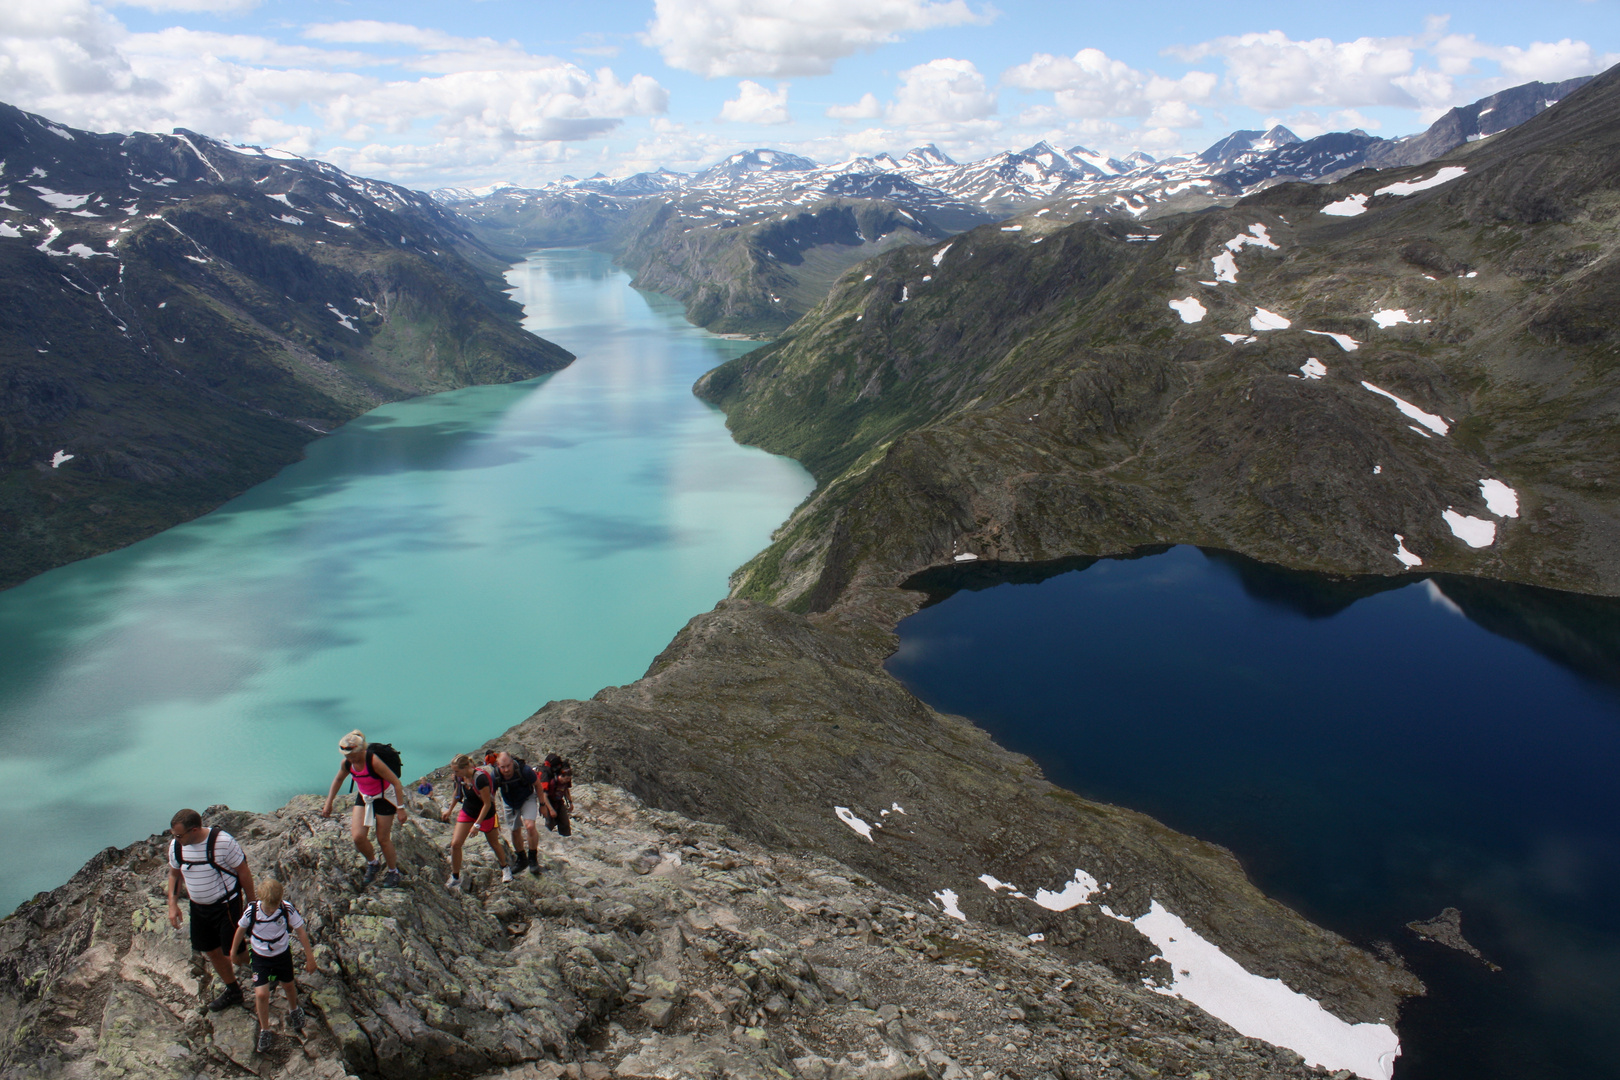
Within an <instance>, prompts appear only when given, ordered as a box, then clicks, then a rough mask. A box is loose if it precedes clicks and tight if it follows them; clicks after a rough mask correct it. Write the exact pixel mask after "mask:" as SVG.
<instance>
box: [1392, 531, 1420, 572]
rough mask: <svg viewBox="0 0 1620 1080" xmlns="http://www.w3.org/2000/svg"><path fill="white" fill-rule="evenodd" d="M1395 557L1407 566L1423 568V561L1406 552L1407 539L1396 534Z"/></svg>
mask: <svg viewBox="0 0 1620 1080" xmlns="http://www.w3.org/2000/svg"><path fill="white" fill-rule="evenodd" d="M1395 557H1396V558H1397V559H1399V560H1401V562H1402V563H1403V564H1405V565H1407V566H1422V565H1423V560H1422V559H1420V558H1418V557H1417V556H1416V555H1414V554H1412V553H1411V552H1410V551H1407V550H1406V537H1404V536H1402V535H1401V534H1400V533H1396V534H1395Z"/></svg>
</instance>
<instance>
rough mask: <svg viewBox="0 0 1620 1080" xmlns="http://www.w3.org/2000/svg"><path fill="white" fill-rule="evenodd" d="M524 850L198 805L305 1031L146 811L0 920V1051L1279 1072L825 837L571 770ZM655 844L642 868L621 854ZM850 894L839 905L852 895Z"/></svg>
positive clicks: (882, 1072)
mask: <svg viewBox="0 0 1620 1080" xmlns="http://www.w3.org/2000/svg"><path fill="white" fill-rule="evenodd" d="M576 803H577V807H578V810H579V823H578V825H577V827H576V833H575V835H574V837H572V838H571V839H570V840H567V841H563V840H561V839H560V838H557V837H551V836H548V837H547V838H546V841H545V842H546V843H547V844H548V845H549V847H548V850H547V851H546V853H545V857H544V859H543V864H544V865H543V870H544V872H543V873H542V874H541V875H540V876H538V877H536V876H533V875H530V874H527V873H525V874H522V875H519V877H518V879H517V880H516V881H514V882H512V883H511V884H509V885H506V884H501V883H499V880H498V877H497V876H496V875H494V874H493V873H489V872H490V871H493V870H494V867H493V863H492V859H491V856H490V855H489V853H488V852H487V851H478V852H476V853H474V852H471V851H469V855H468V866H467V870H468V871H469V873H468V874H467V878H468V879H469V880H470V879H472V878H474V877H476V876H477V875H478V874H487V876H488V877H489V878H490V879H491V880H492V881H493V882H494V883H493V884H491V885H489V886H488V887H486V888H475V889H470V890H464V891H459V892H457V891H451V890H448V889H446V888H445V887H444V885H443V882H444V878H445V876H446V875H447V873H448V866H447V865H446V858H445V850H446V848H447V846H448V840H449V830H448V828H447V827H445V826H441V825H440V824H439V823H438V822H437V821H427V820H420V819H416V818H412V819H411V820H409V821H407V822H405V823H402V824H401V825H400V826H399V827H398V828H397V829H396V831H395V836H396V838H397V843H398V847H399V853H400V862H401V865H402V867H403V868H404V869H405V871H406V880H405V884H404V886H403V887H401V888H399V889H395V890H385V889H381V888H379V887H378V886H376V885H373V886H371V887H370V888H365V889H362V888H361V886H360V880H361V876H360V871H361V866H360V861H359V858H358V856H356V855H355V853H354V850H353V848H352V847H351V846H350V844H349V840H348V829H347V826H346V823H343V822H340V821H338V820H326V819H322V818H320V817H319V816H318V815H317V814H316V813H315V808H316V801H315V800H314V799H313V798H311V797H307V796H305V797H299V798H297V799H294V800H293V801H292V802H291V803H290V804H288V806H286V807H285V808H283V809H281V810H279V811H277V812H275V813H273V814H245V813H235V812H230V811H226V810H224V809H223V808H217V809H216V810H214V811H211V812H210V813H209V815H208V817H209V820H210V821H211V822H213V823H217V824H221V825H223V826H225V827H226V828H227V829H229V830H230V831H231V832H233V833H234V834H235V835H237V836H238V837H239V838H241V840H242V841H243V844H244V846H245V848H246V849H247V852H248V857H249V859H250V860H251V861H252V865H253V866H254V868H255V872H256V873H257V874H258V875H259V876H260V877H263V876H266V875H274V876H277V877H279V878H281V879H282V880H283V881H285V882H286V884H287V888H288V895H289V897H290V898H291V899H293V900H294V901H295V902H296V903H297V904H298V905H299V908H300V910H301V911H302V912H303V913H304V915H305V917H306V918H307V919H308V921H309V927H310V935H311V938H312V940H313V941H314V942H315V943H316V951H317V956H318V962H319V965H320V971H319V973H318V974H316V975H313V976H309V977H304V976H302V975H301V976H300V986H301V987H302V991H303V994H304V998H305V1001H306V1003H307V1007H308V1009H309V1012H310V1019H309V1022H308V1023H307V1024H306V1025H305V1028H304V1032H303V1034H302V1036H294V1035H293V1034H292V1033H291V1032H289V1031H288V1030H287V1029H286V1027H285V1004H284V1002H282V1001H280V1000H277V1001H276V1002H275V1003H274V1004H273V1005H272V1020H271V1023H272V1029H273V1031H274V1032H275V1034H276V1039H275V1041H274V1046H273V1047H272V1049H271V1050H270V1052H269V1053H267V1054H262V1055H261V1054H258V1053H256V1051H255V1045H254V1044H255V1035H256V1027H257V1025H256V1023H255V1021H254V1019H253V1017H252V1014H251V1013H250V1012H248V1011H247V1010H246V1009H231V1010H227V1011H226V1012H224V1013H219V1014H214V1013H208V1012H207V1011H206V1006H205V1002H206V1001H207V1000H208V999H209V998H211V997H212V996H213V994H214V993H215V992H217V990H218V985H217V982H216V980H215V978H214V976H213V975H212V974H211V972H209V971H205V967H204V964H203V963H202V961H201V960H200V958H197V957H195V956H193V955H191V954H190V952H189V949H188V943H187V939H186V937H185V931H184V930H179V931H176V930H174V929H172V928H171V927H169V925H168V923H167V922H166V921H165V920H164V919H163V917H162V905H161V895H162V888H163V881H164V876H165V871H164V865H163V862H162V857H163V851H162V838H161V837H154V838H152V840H149V841H145V842H142V843H139V844H136V845H133V846H132V847H129V848H125V849H123V850H122V851H113V850H109V851H106V852H103V853H102V854H100V855H98V856H96V858H95V859H93V860H91V862H90V863H89V864H88V865H87V866H86V867H85V868H84V870H82V871H81V872H80V873H79V874H78V875H76V876H75V877H74V878H73V880H72V881H70V882H68V883H67V884H66V885H64V886H62V887H61V888H59V889H57V890H55V891H54V892H52V893H49V894H44V895H42V896H40V897H38V898H36V899H35V900H33V901H31V902H29V903H27V904H24V905H23V906H22V907H21V908H19V909H18V910H17V912H16V913H15V914H13V915H12V916H10V917H9V918H7V919H5V920H3V921H0V1019H3V1020H4V1021H5V1026H4V1029H3V1030H4V1035H3V1036H0V1077H3V1078H5V1080H23V1078H35V1077H38V1078H41V1080H43V1078H46V1077H51V1078H60V1080H79V1078H90V1077H97V1078H99V1077H142V1078H145V1077H159V1078H171V1077H172V1078H174V1080H182V1078H183V1080H196V1078H198V1077H221V1078H223V1077H241V1076H244V1075H255V1076H260V1077H265V1078H276V1080H304V1078H308V1080H338V1078H340V1077H344V1076H360V1077H386V1078H388V1080H417V1078H428V1077H434V1078H440V1077H446V1078H451V1077H465V1078H478V1077H490V1078H492V1080H493V1078H494V1077H503V1078H505V1077H510V1078H512V1080H618V1078H622V1080H686V1078H692V1080H719V1078H722V1077H724V1078H728V1080H785V1078H794V1077H802V1078H804V1080H925V1078H926V1080H982V1078H983V1077H985V1076H987V1075H988V1076H991V1077H993V1078H1005V1077H1013V1076H1017V1077H1031V1078H1035V1080H1064V1078H1067V1080H1076V1078H1079V1077H1086V1078H1088V1080H1091V1078H1095V1080H1124V1078H1125V1077H1137V1076H1143V1077H1145V1076H1151V1075H1155V1074H1159V1075H1196V1073H1197V1072H1202V1073H1205V1074H1207V1075H1208V1076H1209V1077H1217V1076H1219V1077H1233V1078H1238V1080H1250V1078H1258V1077H1299V1078H1304V1077H1306V1076H1309V1075H1311V1070H1309V1069H1307V1068H1305V1067H1304V1066H1303V1065H1301V1064H1300V1063H1299V1060H1298V1058H1297V1056H1295V1055H1294V1054H1292V1053H1291V1052H1290V1051H1287V1050H1283V1049H1279V1048H1277V1047H1272V1046H1269V1045H1267V1044H1265V1043H1261V1042H1257V1041H1254V1040H1251V1039H1245V1038H1242V1037H1240V1036H1237V1035H1236V1034H1235V1033H1234V1032H1233V1031H1232V1030H1231V1029H1230V1028H1227V1027H1226V1026H1225V1025H1224V1024H1222V1023H1221V1022H1220V1021H1218V1020H1214V1019H1211V1018H1210V1017H1209V1016H1207V1015H1206V1014H1204V1013H1203V1012H1201V1011H1200V1010H1199V1009H1197V1008H1195V1007H1193V1006H1191V1005H1189V1004H1187V1003H1185V1002H1183V1001H1180V1000H1179V999H1175V998H1167V997H1164V996H1162V995H1160V994H1157V993H1154V992H1153V991H1152V990H1151V989H1149V988H1148V987H1146V986H1143V985H1140V984H1139V983H1137V982H1136V981H1135V980H1124V981H1122V980H1119V979H1117V978H1116V977H1115V976H1114V975H1113V974H1111V973H1110V972H1109V971H1108V970H1107V969H1105V968H1102V967H1099V966H1096V965H1092V964H1075V963H1074V962H1072V961H1071V960H1070V959H1068V958H1066V957H1065V956H1063V955H1062V954H1061V953H1060V952H1057V951H1052V950H1048V949H1045V948H1042V947H1040V946H1036V945H1032V944H1031V943H1030V942H1028V941H1026V940H1024V939H1023V938H1022V937H1020V936H1019V935H1017V934H1012V933H1008V932H1005V931H1003V930H998V929H996V928H994V927H991V926H987V925H984V924H979V923H959V922H957V921H955V920H951V919H942V918H938V917H936V915H935V914H932V913H930V911H929V910H928V909H927V907H926V906H925V905H920V904H919V903H917V902H916V901H913V900H909V899H907V898H906V897H904V896H901V895H898V894H896V893H893V892H889V891H888V890H885V889H883V888H881V887H879V886H877V885H875V884H874V883H872V882H871V881H870V880H869V879H868V878H866V877H865V876H863V875H861V874H860V873H859V872H857V871H854V870H852V869H850V868H849V867H847V866H844V865H841V864H839V863H837V862H834V861H832V860H831V859H828V858H826V857H824V856H816V855H807V854H794V853H788V852H784V851H781V850H773V849H768V848H765V847H763V846H761V845H759V844H757V843H754V842H752V841H748V840H746V839H743V838H741V837H739V836H737V835H736V834H734V833H732V832H731V831H729V830H728V829H726V828H724V827H722V826H719V825H713V824H705V823H699V822H694V821H691V820H689V819H686V818H683V817H680V816H678V815H675V814H671V813H666V812H661V811H655V810H649V809H647V808H646V807H645V806H643V805H642V804H641V803H640V802H639V801H638V800H636V799H635V798H634V797H633V796H630V795H628V794H626V793H625V792H623V791H621V790H620V789H617V788H613V787H608V786H606V785H596V784H584V785H581V786H580V787H579V789H578V791H577V798H576ZM649 851H653V852H656V853H657V855H658V858H659V865H660V866H662V867H664V869H663V870H662V871H661V872H660V873H657V874H642V873H640V872H639V869H640V868H639V866H638V860H639V858H640V856H641V855H643V854H645V853H647V852H649ZM852 916H858V918H855V917H852Z"/></svg>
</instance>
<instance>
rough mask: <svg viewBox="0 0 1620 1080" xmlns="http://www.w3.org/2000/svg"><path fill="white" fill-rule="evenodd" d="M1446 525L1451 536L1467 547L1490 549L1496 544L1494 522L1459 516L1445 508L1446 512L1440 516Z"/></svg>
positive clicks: (1464, 515) (1463, 515)
mask: <svg viewBox="0 0 1620 1080" xmlns="http://www.w3.org/2000/svg"><path fill="white" fill-rule="evenodd" d="M1440 516H1441V517H1442V518H1444V519H1445V522H1446V524H1447V525H1449V526H1451V532H1452V535H1454V536H1456V538H1457V539H1459V540H1461V541H1462V542H1463V543H1465V544H1467V545H1468V546H1469V547H1473V548H1482V547H1490V546H1491V545H1492V544H1494V543H1496V522H1494V521H1485V520H1484V519H1482V518H1477V517H1470V516H1468V515H1466V514H1459V513H1457V511H1455V510H1453V509H1451V507H1449V506H1448V507H1446V512H1445V513H1443V514H1441V515H1440Z"/></svg>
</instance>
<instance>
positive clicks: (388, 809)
mask: <svg viewBox="0 0 1620 1080" xmlns="http://www.w3.org/2000/svg"><path fill="white" fill-rule="evenodd" d="M354 805H356V806H364V805H366V800H365V799H363V798H361V797H360V796H359V795H356V796H355V797H354ZM371 812H372V813H373V814H375V815H377V816H378V817H393V816H394V804H393V803H391V802H389V801H388V800H387V799H384V798H382V797H381V796H378V798H377V800H376V801H375V802H373V803H372V804H371Z"/></svg>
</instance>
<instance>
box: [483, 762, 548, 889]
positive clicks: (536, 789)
mask: <svg viewBox="0 0 1620 1080" xmlns="http://www.w3.org/2000/svg"><path fill="white" fill-rule="evenodd" d="M494 765H495V768H494V771H493V772H491V773H490V777H489V778H490V780H492V781H493V782H494V784H495V790H496V791H499V792H500V793H501V799H502V801H504V802H505V803H506V820H507V821H509V822H511V823H512V850H513V851H514V852H515V853H516V858H515V862H514V866H513V869H515V870H516V871H517V872H518V873H520V874H521V873H522V872H523V868H524V867H525V866H527V867H528V868H529V869H530V870H531V871H533V873H534V876H535V877H539V876H540V824H539V818H540V814H541V812H542V804H544V813H545V815H546V817H548V818H549V817H551V815H552V810H551V809H550V804H549V803H546V793H545V792H544V791H541V790H540V773H539V771H538V770H536V769H535V768H534V766H532V765H529V764H528V763H527V762H525V761H524V760H523V759H522V758H515V757H513V756H512V755H511V754H508V753H505V752H502V753H499V754H496V755H495V762H494ZM525 834H527V836H528V840H529V847H528V850H527V851H525V850H524V849H523V839H524V836H525Z"/></svg>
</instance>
